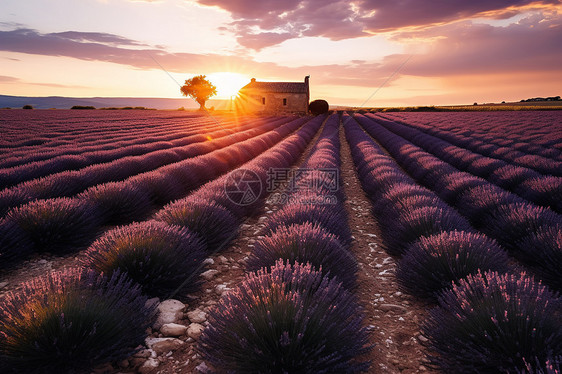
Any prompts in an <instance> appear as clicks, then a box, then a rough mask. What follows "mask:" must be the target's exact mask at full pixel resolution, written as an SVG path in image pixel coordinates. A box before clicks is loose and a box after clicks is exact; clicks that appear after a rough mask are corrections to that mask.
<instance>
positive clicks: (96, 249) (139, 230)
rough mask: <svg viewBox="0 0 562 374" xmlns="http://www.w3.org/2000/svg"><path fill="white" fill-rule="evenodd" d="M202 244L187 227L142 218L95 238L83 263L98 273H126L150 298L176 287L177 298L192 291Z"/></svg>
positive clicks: (200, 268) (203, 251) (202, 255)
mask: <svg viewBox="0 0 562 374" xmlns="http://www.w3.org/2000/svg"><path fill="white" fill-rule="evenodd" d="M204 258H205V244H204V243H203V241H202V240H201V239H200V238H199V236H198V235H197V234H195V233H193V232H191V231H189V230H188V229H182V228H180V227H178V226H170V225H167V224H165V223H164V222H156V221H145V222H142V223H133V224H131V225H128V226H122V227H118V228H116V229H114V230H111V231H108V232H107V233H106V234H105V235H103V236H102V237H101V238H99V239H98V240H96V241H95V242H94V243H93V244H92V245H91V246H90V248H88V250H87V251H86V256H85V259H84V260H83V264H84V265H85V266H86V267H90V268H92V269H95V270H96V271H98V272H99V273H104V274H108V275H110V274H113V273H114V272H117V271H119V272H122V273H126V274H127V275H128V276H129V277H130V278H131V279H132V280H134V281H135V282H137V283H138V284H140V285H141V287H142V290H143V292H144V293H146V294H147V295H150V296H151V297H167V296H169V295H170V294H171V293H172V292H174V291H176V290H178V289H179V293H178V296H177V297H178V298H184V297H185V294H187V293H189V292H191V291H193V290H195V289H196V288H197V286H198V284H199V283H198V281H197V277H192V280H191V281H190V282H188V283H186V284H184V280H185V279H186V278H187V277H188V275H190V274H194V273H197V272H201V271H202V266H201V262H202V261H203V260H204Z"/></svg>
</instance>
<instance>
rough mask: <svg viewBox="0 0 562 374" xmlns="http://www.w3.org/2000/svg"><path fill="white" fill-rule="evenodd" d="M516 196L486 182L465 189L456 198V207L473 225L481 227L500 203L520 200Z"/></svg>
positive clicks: (505, 203) (511, 202) (504, 203)
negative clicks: (482, 184) (483, 184)
mask: <svg viewBox="0 0 562 374" xmlns="http://www.w3.org/2000/svg"><path fill="white" fill-rule="evenodd" d="M522 201H523V200H522V199H521V198H519V197H518V196H516V195H514V194H512V193H509V192H507V191H505V190H502V189H501V188H499V187H497V186H494V185H491V184H488V185H485V186H477V187H473V188H470V189H467V190H466V191H465V192H463V193H462V194H461V195H460V197H459V198H458V200H457V208H458V209H459V211H460V212H462V214H463V215H464V216H465V217H467V218H468V219H469V220H470V221H471V222H472V223H473V224H474V225H475V227H481V225H482V224H483V223H484V222H485V220H486V219H487V218H489V216H490V214H492V213H493V212H494V211H495V210H497V209H498V208H499V206H500V205H507V204H513V203H516V202H522Z"/></svg>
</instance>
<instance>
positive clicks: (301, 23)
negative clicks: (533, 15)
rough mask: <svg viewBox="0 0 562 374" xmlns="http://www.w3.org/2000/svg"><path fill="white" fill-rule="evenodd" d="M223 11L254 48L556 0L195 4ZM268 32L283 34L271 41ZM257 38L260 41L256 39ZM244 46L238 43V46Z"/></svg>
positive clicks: (499, 12)
mask: <svg viewBox="0 0 562 374" xmlns="http://www.w3.org/2000/svg"><path fill="white" fill-rule="evenodd" d="M197 1H198V2H199V3H200V4H202V5H207V6H215V7H219V8H222V9H224V10H227V11H229V12H230V13H231V14H232V17H233V18H234V22H233V23H232V24H231V26H232V27H233V30H234V32H235V33H236V35H238V37H239V41H241V43H243V42H244V40H246V38H249V37H251V39H252V41H251V43H246V45H245V46H247V47H249V48H253V49H256V50H259V49H262V48H265V47H268V46H271V45H275V43H276V44H279V43H281V42H283V41H284V40H286V38H289V37H290V38H299V37H302V36H323V37H327V38H330V39H332V40H341V39H347V38H356V37H362V36H366V35H371V34H376V33H383V32H394V31H399V30H400V29H402V28H404V27H416V28H428V27H433V26H435V25H442V24H448V23H451V22H456V21H459V20H465V19H471V18H478V17H484V18H490V19H504V18H509V17H513V16H515V15H518V14H520V13H522V12H525V11H528V10H529V7H530V6H532V7H535V8H539V9H540V8H547V7H550V8H556V7H558V8H560V7H561V4H562V1H561V0H539V1H536V0H510V1H508V0H472V1H466V0H435V1H431V2H428V1H426V0H395V1H387V0H358V1H348V0H290V1H277V0H264V1H258V2H256V1H254V0H197ZM271 33H277V34H279V35H283V36H284V37H283V38H280V37H277V38H272V35H271ZM260 39H262V40H261V41H260ZM243 45H244V44H243Z"/></svg>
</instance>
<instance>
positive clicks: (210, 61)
mask: <svg viewBox="0 0 562 374" xmlns="http://www.w3.org/2000/svg"><path fill="white" fill-rule="evenodd" d="M62 34H64V33H62ZM79 34H80V33H76V32H73V35H72V38H68V37H61V36H60V35H57V34H41V33H39V32H38V31H36V30H32V29H17V30H12V31H0V50H3V51H9V52H19V53H27V54H36V55H46V56H64V57H71V58H76V59H81V60H87V61H103V62H111V63H116V64H121V65H128V66H132V67H134V68H138V69H160V67H161V66H162V67H164V68H165V69H166V70H168V71H171V72H179V73H186V72H198V73H204V74H209V73H212V72H217V71H225V70H228V69H229V67H236V70H237V71H239V72H242V73H246V74H248V75H251V76H255V77H257V78H260V79H263V78H269V79H280V80H297V79H298V80H300V79H301V78H303V77H304V76H305V75H309V74H310V75H312V77H313V79H314V81H315V83H316V84H332V85H358V86H366V87H376V86H378V85H380V84H381V83H382V82H384V79H385V77H386V76H388V75H389V74H391V73H392V71H393V70H395V69H396V67H397V66H398V65H399V64H400V63H401V62H402V60H403V56H400V55H398V56H387V57H386V58H385V59H384V60H383V61H382V62H375V63H368V62H363V61H355V62H354V63H350V64H345V65H337V64H334V65H316V66H302V67H296V68H288V67H283V66H280V65H278V64H275V63H269V62H256V61H253V60H251V59H249V58H245V57H240V56H224V55H218V54H193V53H170V52H167V51H166V50H163V49H156V48H144V49H143V48H134V49H132V48H125V47H121V46H115V45H111V44H103V43H99V42H98V43H94V42H91V41H87V42H86V41H81V40H91V39H92V37H91V35H89V33H86V34H87V37H86V36H84V37H81V36H80V35H79ZM88 35H89V36H88ZM103 39H104V40H106V41H113V40H123V38H121V37H120V36H117V35H110V34H106V35H104V37H103ZM126 44H128V45H133V46H137V45H138V44H139V43H137V42H135V41H132V40H130V41H128V43H126Z"/></svg>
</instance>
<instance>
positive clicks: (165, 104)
mask: <svg viewBox="0 0 562 374" xmlns="http://www.w3.org/2000/svg"><path fill="white" fill-rule="evenodd" d="M221 102H222V101H221V100H209V101H208V102H207V105H206V106H207V108H209V107H211V106H213V105H217V104H218V103H221ZM24 105H32V106H33V107H34V108H35V109H50V108H56V109H70V108H72V107H73V106H75V105H79V106H93V107H96V108H107V107H118V108H121V107H126V106H131V107H136V106H143V107H145V108H154V109H178V108H180V107H184V108H186V109H190V108H198V107H199V105H198V104H197V103H196V102H195V101H193V100H191V99H188V98H183V99H163V98H150V97H87V98H86V97H62V96H47V97H27V96H8V95H0V108H21V107H22V106H24Z"/></svg>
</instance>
